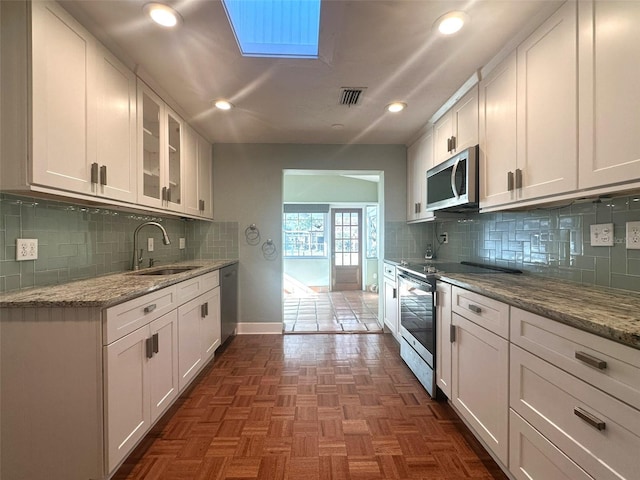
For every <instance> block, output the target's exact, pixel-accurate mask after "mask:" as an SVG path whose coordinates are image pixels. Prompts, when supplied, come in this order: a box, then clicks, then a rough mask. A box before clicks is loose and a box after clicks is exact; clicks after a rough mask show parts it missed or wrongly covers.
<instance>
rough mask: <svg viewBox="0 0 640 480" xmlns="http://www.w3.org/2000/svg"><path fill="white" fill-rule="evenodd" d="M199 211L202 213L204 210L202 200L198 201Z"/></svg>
mask: <svg viewBox="0 0 640 480" xmlns="http://www.w3.org/2000/svg"><path fill="white" fill-rule="evenodd" d="M198 207H199V209H200V210H201V211H202V210H204V200H200V201H199V205H198Z"/></svg>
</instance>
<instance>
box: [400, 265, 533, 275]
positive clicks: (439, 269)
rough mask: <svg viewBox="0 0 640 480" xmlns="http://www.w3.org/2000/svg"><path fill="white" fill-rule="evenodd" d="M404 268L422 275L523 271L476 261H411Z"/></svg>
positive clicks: (515, 272) (514, 272) (513, 272)
mask: <svg viewBox="0 0 640 480" xmlns="http://www.w3.org/2000/svg"><path fill="white" fill-rule="evenodd" d="M402 268H404V269H407V270H411V271H413V272H416V273H419V274H421V275H425V274H430V273H441V274H442V273H478V274H495V273H511V274H517V273H522V271H521V270H517V269H515V268H506V267H498V266H495V265H485V264H481V263H475V262H460V263H455V262H425V263H410V264H409V265H405V266H402Z"/></svg>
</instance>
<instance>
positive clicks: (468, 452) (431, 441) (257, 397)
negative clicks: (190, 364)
mask: <svg viewBox="0 0 640 480" xmlns="http://www.w3.org/2000/svg"><path fill="white" fill-rule="evenodd" d="M114 479H116V480H125V479H127V480H133V479H136V480H142V479H145V480H160V479H162V480H205V479H210V480H214V479H215V480H223V479H236V480H237V479H251V480H254V479H255V480H267V479H268V480H279V479H289V480H295V479H301V480H374V479H395V480H400V479H418V480H419V479H429V480H445V479H446V480H458V479H459V480H462V479H485V480H487V479H500V480H503V479H506V476H504V474H503V473H502V472H501V471H500V469H499V468H498V466H497V465H496V464H495V463H494V462H493V460H491V458H490V457H489V455H488V454H487V452H486V451H484V450H483V448H482V447H481V446H480V445H479V444H478V443H477V441H476V440H475V439H474V438H473V436H472V435H471V433H470V432H469V431H468V430H467V429H466V427H465V426H464V425H463V424H462V423H461V421H460V420H459V419H458V418H457V416H456V415H455V413H454V412H453V411H452V410H451V408H450V407H449V406H448V405H447V404H446V403H444V402H436V401H433V400H431V399H430V398H429V396H428V395H427V393H426V392H425V390H423V389H422V387H421V386H420V384H419V383H418V381H417V380H416V379H415V377H414V376H413V375H412V374H411V372H410V371H409V369H408V368H407V367H406V365H405V364H404V363H403V362H402V360H401V359H400V355H399V349H398V346H397V343H396V342H395V340H393V338H392V337H391V336H390V335H357V334H355V335H345V334H315V335H246V336H238V337H236V338H234V339H233V341H232V342H231V343H230V344H229V345H228V346H227V347H225V349H224V351H222V352H221V353H218V352H217V353H216V358H215V359H214V361H213V362H212V364H211V365H210V366H209V367H207V368H206V369H205V371H204V372H203V373H202V374H201V375H200V377H199V378H198V379H196V383H195V385H194V386H193V387H192V388H191V389H190V390H189V391H188V392H187V393H186V394H185V395H183V397H182V398H181V399H180V400H178V402H177V403H176V405H174V407H172V408H171V410H170V411H169V412H168V413H167V414H166V415H165V416H164V417H163V418H162V419H161V421H160V422H159V424H158V425H156V426H155V427H154V429H153V431H152V432H151V433H150V434H149V435H148V436H147V437H146V438H145V440H143V442H142V444H141V445H140V446H139V447H138V448H137V449H136V450H135V451H134V452H133V453H132V454H131V456H130V457H129V458H128V459H127V460H126V462H125V464H124V465H123V466H122V467H121V468H120V470H119V471H118V472H117V474H116V475H115V477H114Z"/></svg>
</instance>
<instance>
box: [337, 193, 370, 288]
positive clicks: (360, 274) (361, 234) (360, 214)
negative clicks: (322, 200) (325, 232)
mask: <svg viewBox="0 0 640 480" xmlns="http://www.w3.org/2000/svg"><path fill="white" fill-rule="evenodd" d="M364 210H365V207H361V206H351V207H342V206H333V205H331V208H330V209H329V219H330V222H331V229H330V232H331V233H330V242H331V244H330V248H329V291H330V292H333V291H335V290H334V287H335V280H336V276H337V275H335V272H336V270H335V267H336V265H335V244H336V235H335V214H336V212H338V211H339V212H340V213H347V212H349V213H357V214H358V244H359V245H358V267H359V272H358V288H356V289H355V290H364V289H365V284H364V283H365V282H364V279H365V278H366V277H365V273H366V272H365V263H366V262H365V260H366V259H365V256H364V252H363V250H364V243H365V242H364V234H365V232H364V229H363V228H362V222H363V221H364ZM338 291H341V290H338Z"/></svg>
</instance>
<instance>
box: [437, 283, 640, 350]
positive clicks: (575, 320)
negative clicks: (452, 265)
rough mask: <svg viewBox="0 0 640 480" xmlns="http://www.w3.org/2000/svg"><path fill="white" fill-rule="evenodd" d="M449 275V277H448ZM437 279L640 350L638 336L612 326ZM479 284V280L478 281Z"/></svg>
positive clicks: (475, 287)
mask: <svg viewBox="0 0 640 480" xmlns="http://www.w3.org/2000/svg"><path fill="white" fill-rule="evenodd" d="M450 275H451V276H450ZM438 279H439V280H441V281H443V282H446V283H449V284H451V285H455V286H458V287H460V288H464V289H465V290H469V291H471V292H474V293H478V294H480V295H483V296H486V297H488V298H491V299H493V300H498V301H500V302H503V303H506V304H508V305H510V306H513V307H516V308H520V309H522V310H525V311H527V312H530V313H534V314H537V315H541V316H543V317H546V318H549V319H551V320H554V321H556V322H558V323H562V324H564V325H568V326H570V327H574V328H577V329H579V330H582V331H585V332H588V333H592V334H594V335H597V336H599V337H602V338H606V339H608V340H612V341H614V342H616V343H620V344H622V345H625V346H628V347H631V348H634V349H637V350H640V334H634V333H632V332H627V331H624V330H621V329H617V328H615V327H614V326H610V325H609V326H607V325H603V324H600V323H596V322H593V321H589V320H588V319H586V318H582V317H579V316H576V315H571V314H570V313H567V312H560V311H558V310H556V309H553V308H549V307H546V306H544V305H541V304H539V303H537V302H527V301H523V300H521V299H519V298H513V297H509V296H506V295H504V294H500V293H496V292H495V291H492V290H491V289H487V288H483V287H482V286H480V285H478V284H475V283H470V282H468V281H462V280H459V279H456V278H455V274H449V275H447V274H441V275H438ZM479 283H480V280H479Z"/></svg>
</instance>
